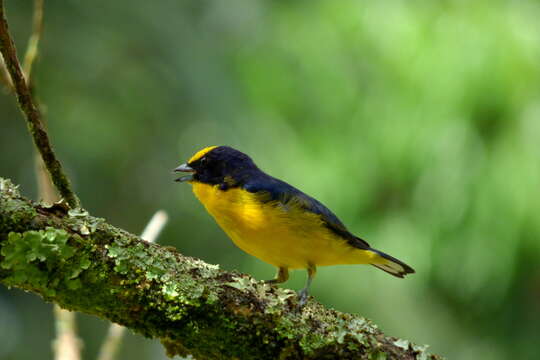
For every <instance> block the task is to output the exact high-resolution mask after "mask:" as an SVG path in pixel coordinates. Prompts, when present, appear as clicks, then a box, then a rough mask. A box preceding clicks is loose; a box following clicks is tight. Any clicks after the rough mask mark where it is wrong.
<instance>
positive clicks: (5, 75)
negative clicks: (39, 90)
mask: <svg viewBox="0 0 540 360" xmlns="http://www.w3.org/2000/svg"><path fill="white" fill-rule="evenodd" d="M0 81H1V82H2V84H3V85H4V87H5V88H6V89H7V90H9V91H13V92H15V88H14V87H13V84H12V83H11V78H10V77H9V72H8V71H7V68H6V64H5V63H4V58H3V57H1V56H0Z"/></svg>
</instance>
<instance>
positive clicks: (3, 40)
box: [0, 0, 80, 208]
mask: <svg viewBox="0 0 540 360" xmlns="http://www.w3.org/2000/svg"><path fill="white" fill-rule="evenodd" d="M0 52H1V53H2V56H3V58H4V62H5V65H6V69H7V70H8V72H9V74H10V77H11V83H12V84H13V87H14V88H15V92H16V94H17V100H18V102H19V106H20V108H21V110H22V112H23V114H24V116H25V118H26V123H27V125H28V130H29V132H30V134H31V135H32V138H33V140H34V145H35V146H36V148H37V149H38V151H39V153H40V154H41V157H42V158H43V162H44V163H45V165H46V167H47V170H48V171H49V174H50V175H51V179H52V181H53V183H54V185H55V186H56V188H57V189H58V192H59V193H60V195H61V196H62V197H63V198H64V199H65V200H66V201H67V203H68V204H69V206H71V207H72V208H77V207H79V206H80V202H79V199H78V198H77V195H75V193H74V192H73V191H72V190H71V184H70V182H69V179H68V178H67V176H66V175H65V173H64V169H63V168H62V165H61V164H60V162H59V161H58V159H57V158H56V155H55V153H54V151H53V149H52V146H51V143H50V141H49V136H48V135H47V132H46V131H45V128H44V127H43V122H42V120H41V119H42V116H41V112H40V111H39V108H38V107H37V106H36V104H35V102H34V100H33V98H32V94H31V92H30V89H29V88H28V84H27V82H26V80H25V77H24V75H23V73H22V70H21V65H20V63H19V59H18V58H17V51H16V49H15V45H14V43H13V39H12V38H11V35H10V33H9V28H8V23H7V20H6V17H5V10H4V0H0Z"/></svg>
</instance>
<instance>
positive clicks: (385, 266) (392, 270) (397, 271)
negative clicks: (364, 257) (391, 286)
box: [369, 248, 414, 278]
mask: <svg viewBox="0 0 540 360" xmlns="http://www.w3.org/2000/svg"><path fill="white" fill-rule="evenodd" d="M369 251H372V252H374V253H375V254H377V255H378V256H376V257H375V258H374V261H373V262H372V263H371V265H373V266H375V267H376V268H379V269H381V270H382V271H386V272H387V273H389V274H391V275H394V276H396V277H399V278H403V277H404V276H405V275H407V274H414V269H413V268H412V267H410V266H409V265H407V264H405V263H404V262H402V261H399V260H398V259H396V258H395V257H392V256H390V255H388V254H385V253H383V252H382V251H379V250H375V249H372V248H370V249H369Z"/></svg>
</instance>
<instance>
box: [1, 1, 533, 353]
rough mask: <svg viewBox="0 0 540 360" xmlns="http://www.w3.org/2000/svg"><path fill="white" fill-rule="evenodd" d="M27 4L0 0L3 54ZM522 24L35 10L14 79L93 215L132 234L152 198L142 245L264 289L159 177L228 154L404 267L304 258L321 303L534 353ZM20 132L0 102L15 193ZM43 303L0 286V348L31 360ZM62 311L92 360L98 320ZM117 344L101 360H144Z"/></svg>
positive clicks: (22, 150)
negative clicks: (307, 198)
mask: <svg viewBox="0 0 540 360" xmlns="http://www.w3.org/2000/svg"><path fill="white" fill-rule="evenodd" d="M31 3H32V2H31V1H8V4H7V6H8V8H7V10H8V15H9V20H10V23H11V28H12V29H13V32H14V34H15V36H16V39H17V42H18V47H19V49H21V50H22V49H24V47H25V46H26V40H27V38H28V33H29V29H30V20H31V5H32V4H31ZM539 15H540V5H539V3H538V2H536V1H533V0H529V1H525V0H522V1H518V0H514V1H486V0H484V1H475V2H468V1H458V0H456V1H412V2H408V1H369V2H357V1H309V2H308V1H298V2H284V1H277V2H265V1H250V2H248V1H238V0H237V1H208V0H207V1H201V0H190V1H161V2H159V4H157V5H156V3H152V2H147V1H111V2H105V1H102V2H99V3H96V2H83V1H76V0H69V1H53V0H51V1H46V8H45V33H44V38H43V43H42V48H41V53H40V58H39V62H38V63H37V64H36V67H35V73H34V74H35V76H36V79H35V89H36V93H37V95H38V97H39V99H40V101H41V102H42V103H43V106H44V109H45V110H46V115H47V118H48V121H49V128H50V134H51V136H52V140H53V143H54V145H55V147H56V150H57V152H58V155H59V156H60V158H61V160H62V161H63V162H64V164H65V166H66V167H67V168H68V171H69V173H70V174H71V176H72V180H73V182H74V184H75V188H76V190H77V191H78V193H79V195H80V197H81V200H82V201H83V204H84V206H85V207H86V208H87V209H88V210H89V211H90V212H91V213H92V214H95V215H97V216H102V217H105V218H107V219H108V220H109V221H110V222H112V223H113V224H116V225H119V226H122V227H124V228H126V229H128V230H130V231H132V232H139V231H141V230H142V228H143V227H144V225H145V223H146V221H147V220H148V219H149V217H150V216H151V214H152V213H153V212H154V211H155V210H156V209H158V208H164V209H166V210H167V211H168V212H169V214H170V216H171V222H170V224H169V225H168V227H167V228H166V230H165V231H164V233H163V235H162V236H161V238H160V240H159V241H160V243H162V244H167V245H174V246H176V247H177V248H178V249H179V250H180V251H181V252H183V253H185V254H188V255H192V256H197V257H200V258H202V259H204V260H206V261H208V262H211V263H217V264H220V265H221V266H222V267H223V268H226V269H238V270H240V271H244V272H248V273H251V274H253V275H254V276H256V277H258V278H260V279H264V278H270V277H271V276H272V275H273V271H274V270H273V269H272V268H271V266H269V265H266V264H263V263H261V262H260V261H258V260H256V259H254V258H251V257H249V256H248V255H246V254H244V253H242V252H241V251H240V250H238V249H236V248H235V247H234V245H233V244H232V243H231V242H230V241H229V240H228V239H227V238H226V236H225V235H224V234H223V233H222V232H221V230H220V229H219V228H218V227H217V226H216V225H215V224H214V223H213V221H212V219H211V218H210V217H209V215H207V214H206V213H205V211H204V210H203V208H202V206H201V205H200V204H199V203H198V202H197V201H196V200H195V199H194V197H193V196H192V194H191V192H190V189H189V188H188V186H187V185H178V184H176V183H173V182H172V179H173V175H171V174H170V170H171V169H172V168H173V167H175V166H177V165H178V164H179V163H180V162H182V161H184V160H185V159H187V158H188V157H189V156H190V155H192V153H193V152H195V151H196V150H198V149H199V148H202V147H204V146H207V145H214V144H215V145H219V144H227V145H231V146H233V147H236V148H238V149H240V150H243V151H245V152H246V153H248V154H250V155H251V156H252V157H253V158H254V159H255V160H256V162H257V163H258V164H259V165H260V167H262V168H263V169H264V170H266V171H267V172H269V173H271V174H272V175H274V176H277V177H280V178H282V179H284V180H286V181H288V182H290V183H291V184H293V185H296V186H298V187H299V188H301V189H303V190H304V191H306V192H307V193H308V194H311V195H313V196H315V197H316V198H318V199H320V200H321V201H322V202H323V203H325V204H326V205H327V206H329V207H330V208H331V209H332V210H334V212H335V213H336V214H337V215H338V216H340V217H341V218H342V220H343V221H344V222H345V224H347V226H348V227H349V228H350V230H351V231H353V232H355V233H356V234H357V235H359V236H362V237H364V238H365V239H367V240H368V241H369V242H370V243H371V244H372V245H374V246H375V247H377V248H380V249H382V250H384V251H387V252H389V253H390V254H392V255H394V256H396V257H398V258H400V259H402V260H404V261H406V262H407V263H409V264H411V265H412V266H413V267H414V268H415V269H416V270H417V274H415V275H413V276H411V277H409V278H407V279H406V280H397V279H394V278H391V277H389V276H388V275H387V274H385V273H383V272H380V271H377V270H376V269H371V268H368V267H360V266H343V267H330V268H323V269H320V271H319V273H318V278H317V280H316V281H315V282H314V287H313V295H314V296H316V297H317V298H318V299H319V300H320V301H322V302H324V303H325V304H326V305H328V306H331V307H334V308H337V309H339V310H343V311H348V312H355V313H359V314H362V315H364V316H366V317H369V318H371V319H373V320H374V321H375V323H377V324H379V325H380V326H381V328H382V329H383V330H384V331H386V332H387V333H388V334H391V335H395V336H398V337H401V338H406V339H409V340H412V341H416V342H419V343H427V344H430V345H431V349H432V351H434V352H436V353H441V354H443V355H446V356H448V357H449V358H456V359H494V360H497V359H507V358H509V357H515V358H534V357H535V356H538V344H537V338H538V334H539V333H540V267H539V266H538V264H539V259H540V241H539V238H540V221H538V214H540V187H539V183H540V163H539V160H540V140H539V139H540V81H539V80H540V66H539V64H540V62H539V60H538V59H540V22H538V17H539ZM24 126H25V125H24V122H23V121H22V120H21V115H20V113H19V112H18V110H17V108H16V107H15V102H14V99H13V97H11V96H8V95H7V94H6V95H5V96H1V97H0V129H1V132H0V154H1V162H0V174H1V175H2V176H6V177H10V178H12V179H13V181H14V182H16V183H19V184H22V188H23V191H24V192H25V193H26V194H28V195H30V196H32V195H34V196H35V181H34V173H33V158H32V145H31V143H30V140H29V138H28V136H27V134H26V132H25V128H24ZM303 281H304V273H303V272H302V273H300V272H298V273H295V274H293V279H292V280H291V281H289V283H287V284H286V285H285V286H287V287H292V288H298V287H300V286H301V284H302V283H303ZM49 311H50V309H49V307H48V306H46V305H43V304H42V303H41V302H40V300H38V299H35V298H34V297H31V296H29V295H25V294H22V293H19V292H17V291H8V290H6V289H5V288H1V289H0V358H1V359H34V358H35V354H36V352H38V353H40V358H43V359H45V358H47V357H48V358H50V355H46V354H50V344H49V341H50V340H51V339H52V337H53V325H52V320H51V315H50V314H49V313H48V312H49ZM81 319H82V320H81V325H80V326H81V332H82V336H83V338H84V340H85V342H86V347H85V355H86V356H89V355H92V356H93V355H94V354H95V352H96V351H97V346H98V345H99V342H100V341H101V338H102V337H103V336H104V332H105V324H104V322H103V321H97V320H95V319H92V318H90V317H87V316H81ZM38 321H39V323H38ZM43 324H47V328H46V330H43V329H44V328H43ZM40 329H41V330H40ZM128 341H129V345H126V346H125V347H124V349H123V354H122V358H128V357H129V358H133V359H146V358H156V357H159V356H164V355H163V352H162V350H161V349H160V347H159V345H156V344H155V343H154V342H149V341H142V340H141V338H140V337H130V338H129V340H128ZM28 342H32V346H27V343H28Z"/></svg>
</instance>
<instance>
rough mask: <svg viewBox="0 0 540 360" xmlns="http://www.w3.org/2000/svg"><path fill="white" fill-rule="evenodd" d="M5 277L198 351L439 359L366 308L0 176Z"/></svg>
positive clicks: (207, 355)
mask: <svg viewBox="0 0 540 360" xmlns="http://www.w3.org/2000/svg"><path fill="white" fill-rule="evenodd" d="M0 282H1V283H3V284H5V285H7V286H10V287H18V288H21V289H25V290H27V291H31V292H34V293H37V294H39V295H41V296H42V297H43V298H44V299H45V300H47V301H51V302H54V303H57V304H59V305H60V306H62V307H64V308H66V309H69V310H75V311H81V312H84V313H88V314H93V315H96V316H99V317H101V318H104V319H109V320H111V321H113V322H116V323H119V324H121V325H124V326H126V327H128V328H130V329H131V330H133V331H135V332H138V333H141V334H142V335H144V336H147V337H151V338H157V339H159V340H161V342H162V343H163V344H164V346H165V347H166V349H167V351H168V353H169V354H170V355H175V354H180V355H186V354H192V355H193V356H195V358H197V359H259V360H264V359H428V358H430V359H435V358H437V357H436V356H434V355H430V354H428V353H427V352H426V351H425V347H421V346H417V345H414V344H411V343H409V342H408V341H404V340H398V339H396V338H392V337H388V336H386V335H385V334H383V333H382V332H381V331H380V330H379V329H378V328H377V326H375V325H374V324H373V323H372V322H371V321H369V320H367V319H365V318H362V317H360V316H355V315H350V314H345V313H340V312H337V311H334V310H330V309H326V308H324V307H323V306H322V305H320V304H319V303H317V302H315V301H314V300H310V301H309V302H308V304H307V305H306V306H305V307H304V308H302V309H299V308H298V298H297V296H296V294H295V293H294V292H293V291H291V290H286V289H282V288H277V287H274V286H270V285H268V284H264V283H263V282H258V281H256V280H254V279H253V278H251V277H249V276H247V275H244V274H240V273H237V272H226V271H223V270H220V269H219V267H218V266H217V265H210V264H207V263H204V262H203V261H201V260H198V259H194V258H190V257H186V256H183V255H182V254H180V253H178V252H177V251H175V250H174V249H171V248H169V247H161V246H158V245H155V244H150V243H148V242H145V241H142V240H141V239H139V238H138V237H137V236H135V235H132V234H130V233H128V232H126V231H124V230H121V229H118V228H115V227H113V226H112V225H109V224H107V223H106V222H105V220H103V219H99V218H95V217H92V216H89V215H88V214H86V213H85V212H78V211H73V210H68V209H66V208H65V207H63V206H62V205H61V204H56V205H53V206H52V207H45V206H43V205H40V204H36V203H32V202H31V201H29V200H27V199H25V198H24V197H22V196H21V195H20V194H19V192H18V190H17V189H16V187H15V186H13V185H12V184H11V182H9V181H8V180H3V179H0Z"/></svg>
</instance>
